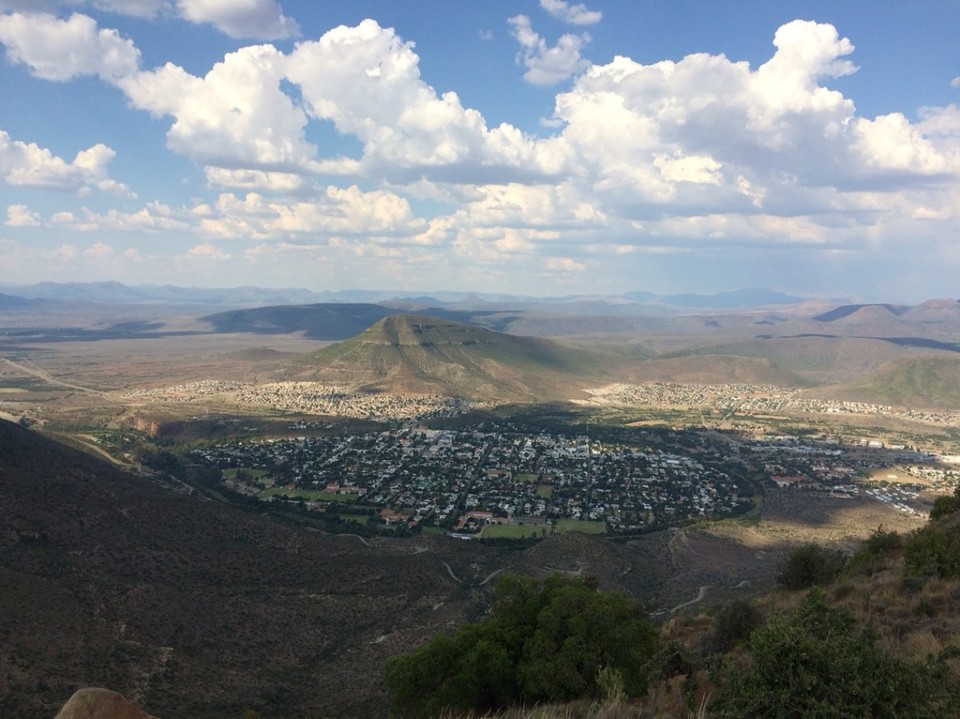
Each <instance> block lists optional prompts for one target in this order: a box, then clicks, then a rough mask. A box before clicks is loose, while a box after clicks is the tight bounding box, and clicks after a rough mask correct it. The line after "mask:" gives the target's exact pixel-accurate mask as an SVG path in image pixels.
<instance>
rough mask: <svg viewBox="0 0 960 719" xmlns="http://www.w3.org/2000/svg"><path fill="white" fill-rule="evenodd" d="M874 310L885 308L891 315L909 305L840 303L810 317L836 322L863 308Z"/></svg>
mask: <svg viewBox="0 0 960 719" xmlns="http://www.w3.org/2000/svg"><path fill="white" fill-rule="evenodd" d="M871 309H874V310H878V311H879V310H885V311H886V312H889V313H890V314H891V315H894V316H899V315H902V314H903V313H904V312H906V311H907V310H908V309H909V307H904V306H902V305H890V304H867V305H841V306H840V307H837V308H835V309H832V310H830V311H829V312H824V313H823V314H819V315H817V316H816V317H812V318H811V319H813V320H815V321H817V322H836V321H837V320H842V319H843V318H844V317H850V316H851V315H853V314H856V313H858V312H863V311H865V310H867V311H869V310H871Z"/></svg>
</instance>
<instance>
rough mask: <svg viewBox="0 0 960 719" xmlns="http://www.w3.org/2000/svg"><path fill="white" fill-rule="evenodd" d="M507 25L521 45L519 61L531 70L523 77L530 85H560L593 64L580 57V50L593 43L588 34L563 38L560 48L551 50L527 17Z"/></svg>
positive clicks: (520, 17) (513, 20)
mask: <svg viewBox="0 0 960 719" xmlns="http://www.w3.org/2000/svg"><path fill="white" fill-rule="evenodd" d="M507 22H508V23H509V25H510V27H511V32H512V33H513V36H514V37H515V38H516V39H517V42H519V43H520V54H519V55H518V60H519V61H521V62H522V63H523V65H524V66H525V67H526V68H527V71H526V72H525V73H524V74H523V77H524V79H525V80H526V81H527V82H529V83H531V84H533V85H556V84H557V83H559V82H563V81H564V80H567V79H569V78H570V77H573V76H574V75H576V74H578V73H581V72H583V71H584V70H585V69H587V68H588V67H589V66H590V63H589V61H588V60H585V59H584V58H582V57H581V56H580V51H581V50H582V49H583V47H584V46H585V45H586V44H587V43H588V42H590V36H589V35H587V34H586V33H584V34H583V35H572V34H567V35H563V36H561V37H560V39H559V40H558V41H557V44H556V45H554V46H553V47H550V46H549V45H547V42H546V40H544V39H543V38H542V37H540V35H538V34H537V33H536V32H534V30H533V28H532V26H531V25H530V18H528V17H527V16H526V15H517V16H515V17H512V18H510V19H509V20H507Z"/></svg>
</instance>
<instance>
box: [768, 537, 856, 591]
mask: <svg viewBox="0 0 960 719" xmlns="http://www.w3.org/2000/svg"><path fill="white" fill-rule="evenodd" d="M845 563H846V558H845V557H844V555H843V552H840V551H839V550H836V549H827V548H825V547H821V546H820V545H818V544H812V543H811V544H804V545H803V546H801V547H797V548H796V549H793V550H791V551H790V554H789V555H788V556H787V560H786V562H784V564H783V566H782V567H781V568H780V573H779V574H778V575H777V583H778V584H780V585H781V586H783V587H785V588H786V589H809V588H810V587H813V586H821V587H822V586H826V585H827V584H830V582H832V581H833V580H834V579H836V578H837V577H838V576H840V572H841V571H843V567H844V564H845Z"/></svg>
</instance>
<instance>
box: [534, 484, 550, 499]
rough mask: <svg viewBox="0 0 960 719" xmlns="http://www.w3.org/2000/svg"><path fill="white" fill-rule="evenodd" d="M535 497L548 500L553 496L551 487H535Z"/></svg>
mask: <svg viewBox="0 0 960 719" xmlns="http://www.w3.org/2000/svg"><path fill="white" fill-rule="evenodd" d="M537 496H538V497H543V498H544V499H550V498H551V497H552V496H553V487H547V486H542V487H537Z"/></svg>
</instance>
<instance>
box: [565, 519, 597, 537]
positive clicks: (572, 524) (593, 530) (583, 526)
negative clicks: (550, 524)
mask: <svg viewBox="0 0 960 719" xmlns="http://www.w3.org/2000/svg"><path fill="white" fill-rule="evenodd" d="M556 531H558V532H583V533H584V534H603V533H604V532H606V531H607V523H606V522H599V521H597V522H594V521H589V520H583V519H560V520H558V521H557V525H556Z"/></svg>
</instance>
